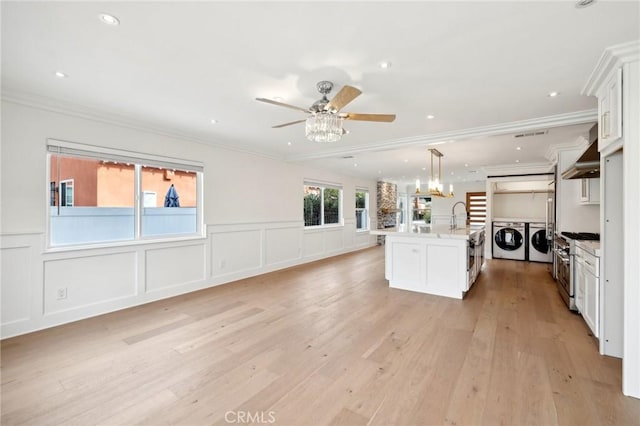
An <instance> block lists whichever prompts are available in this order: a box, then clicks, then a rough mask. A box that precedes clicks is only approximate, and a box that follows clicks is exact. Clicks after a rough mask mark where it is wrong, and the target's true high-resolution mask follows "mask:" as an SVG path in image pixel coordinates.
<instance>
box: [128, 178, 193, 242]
mask: <svg viewBox="0 0 640 426" xmlns="http://www.w3.org/2000/svg"><path fill="white" fill-rule="evenodd" d="M197 183H198V174H197V173H195V172H188V171H183V170H172V169H165V168H162V167H151V166H143V167H142V169H141V181H140V189H141V191H142V194H141V197H142V235H143V236H145V237H148V236H156V235H180V234H195V233H196V232H197V229H198V219H197V205H196V204H197V193H198V191H197Z"/></svg>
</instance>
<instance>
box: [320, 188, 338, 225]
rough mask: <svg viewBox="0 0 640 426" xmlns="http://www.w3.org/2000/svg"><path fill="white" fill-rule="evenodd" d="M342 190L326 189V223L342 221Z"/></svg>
mask: <svg viewBox="0 0 640 426" xmlns="http://www.w3.org/2000/svg"><path fill="white" fill-rule="evenodd" d="M339 216H340V190H339V189H333V188H325V189H324V224H325V225H327V224H331V223H340V217H339Z"/></svg>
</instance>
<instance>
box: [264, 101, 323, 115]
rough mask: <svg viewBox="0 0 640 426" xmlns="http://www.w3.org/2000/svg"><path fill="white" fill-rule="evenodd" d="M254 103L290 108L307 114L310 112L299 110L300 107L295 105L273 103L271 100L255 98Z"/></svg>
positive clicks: (303, 109) (305, 109)
mask: <svg viewBox="0 0 640 426" xmlns="http://www.w3.org/2000/svg"><path fill="white" fill-rule="evenodd" d="M256 101H260V102H266V103H268V104H273V105H278V106H282V107H286V108H291V109H297V110H298V111H302V112H307V113H308V112H310V111H309V108H300V107H297V106H295V105H289V104H285V103H282V102H278V101H274V100H271V99H266V98H256Z"/></svg>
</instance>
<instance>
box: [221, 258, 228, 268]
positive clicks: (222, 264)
mask: <svg viewBox="0 0 640 426" xmlns="http://www.w3.org/2000/svg"><path fill="white" fill-rule="evenodd" d="M226 265H227V262H226V261H225V260H224V259H222V260H221V261H220V269H224V267H225V266H226Z"/></svg>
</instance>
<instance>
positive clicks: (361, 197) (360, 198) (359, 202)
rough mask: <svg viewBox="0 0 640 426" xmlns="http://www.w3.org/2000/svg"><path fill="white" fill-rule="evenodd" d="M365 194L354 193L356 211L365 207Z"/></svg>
mask: <svg viewBox="0 0 640 426" xmlns="http://www.w3.org/2000/svg"><path fill="white" fill-rule="evenodd" d="M366 198H367V194H366V193H365V192H356V209H364V208H366V207H367V200H366Z"/></svg>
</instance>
